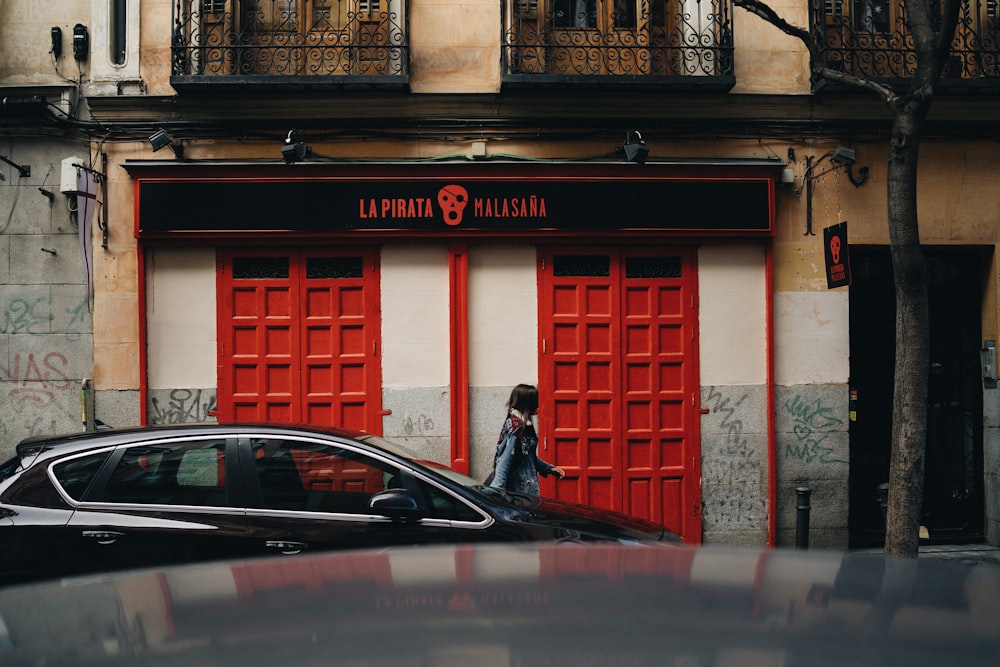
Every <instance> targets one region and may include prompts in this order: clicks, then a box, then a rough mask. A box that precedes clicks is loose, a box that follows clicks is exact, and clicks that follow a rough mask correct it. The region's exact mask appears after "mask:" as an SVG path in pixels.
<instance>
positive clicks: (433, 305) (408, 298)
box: [380, 246, 451, 389]
mask: <svg viewBox="0 0 1000 667" xmlns="http://www.w3.org/2000/svg"><path fill="white" fill-rule="evenodd" d="M380 261H381V274H382V386H383V387H384V388H387V389H401V388H406V387H447V386H448V382H449V372H450V363H451V362H450V359H451V351H450V349H449V335H448V321H449V298H450V297H449V295H448V250H447V248H445V247H443V246H384V247H383V248H382V252H381V260H380Z"/></svg>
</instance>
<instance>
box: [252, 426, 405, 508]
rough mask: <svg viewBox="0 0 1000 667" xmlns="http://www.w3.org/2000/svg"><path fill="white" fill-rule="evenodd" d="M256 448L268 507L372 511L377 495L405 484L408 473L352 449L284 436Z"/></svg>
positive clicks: (260, 480)
mask: <svg viewBox="0 0 1000 667" xmlns="http://www.w3.org/2000/svg"><path fill="white" fill-rule="evenodd" d="M252 448H253V452H254V460H255V462H256V470H257V480H258V481H259V482H260V493H261V500H262V503H263V507H264V508H266V509H280V510H298V511H313V512H332V513H345V514H369V513H370V512H369V509H368V501H369V500H371V497H372V496H373V495H375V494H376V493H378V492H380V491H384V490H385V489H387V488H398V487H400V486H401V475H402V473H403V471H401V470H398V469H396V468H394V467H393V466H390V465H389V464H387V463H384V462H381V461H376V460H373V459H370V458H368V457H365V456H362V455H361V454H359V453H358V452H355V451H352V450H349V449H344V448H340V447H332V446H330V445H326V444H322V443H313V442H302V441H297V440H280V439H269V440H259V441H256V442H254V443H253V446H252Z"/></svg>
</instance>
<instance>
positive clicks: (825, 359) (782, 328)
mask: <svg viewBox="0 0 1000 667" xmlns="http://www.w3.org/2000/svg"><path fill="white" fill-rule="evenodd" d="M774 320H775V322H774V347H775V349H776V350H778V354H777V355H776V356H775V359H774V381H775V384H778V385H781V386H786V387H790V386H794V385H799V384H847V381H848V379H849V377H850V374H851V340H850V335H849V331H848V330H849V328H850V327H849V324H850V322H849V320H850V301H849V294H848V292H847V289H844V288H842V289H837V290H831V291H828V292H778V293H777V294H775V295H774Z"/></svg>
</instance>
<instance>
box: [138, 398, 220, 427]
mask: <svg viewBox="0 0 1000 667" xmlns="http://www.w3.org/2000/svg"><path fill="white" fill-rule="evenodd" d="M149 402H150V410H149V423H150V424H186V423H193V422H205V421H211V420H212V419H214V418H215V414H216V412H217V410H218V394H217V393H216V392H215V391H214V390H206V389H171V390H170V391H168V392H163V393H160V394H159V395H157V396H152V397H151V398H150V400H149Z"/></svg>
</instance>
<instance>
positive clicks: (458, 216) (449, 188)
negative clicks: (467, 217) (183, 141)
mask: <svg viewBox="0 0 1000 667" xmlns="http://www.w3.org/2000/svg"><path fill="white" fill-rule="evenodd" d="M468 203H469V193H468V191H467V190H466V189H465V188H463V187H462V186H461V185H446V186H444V187H443V188H441V189H440V190H439V191H438V204H439V205H440V206H441V213H442V214H443V215H444V221H445V224H448V225H452V226H454V225H459V224H461V223H462V216H463V214H464V213H465V207H466V206H467V205H468Z"/></svg>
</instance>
